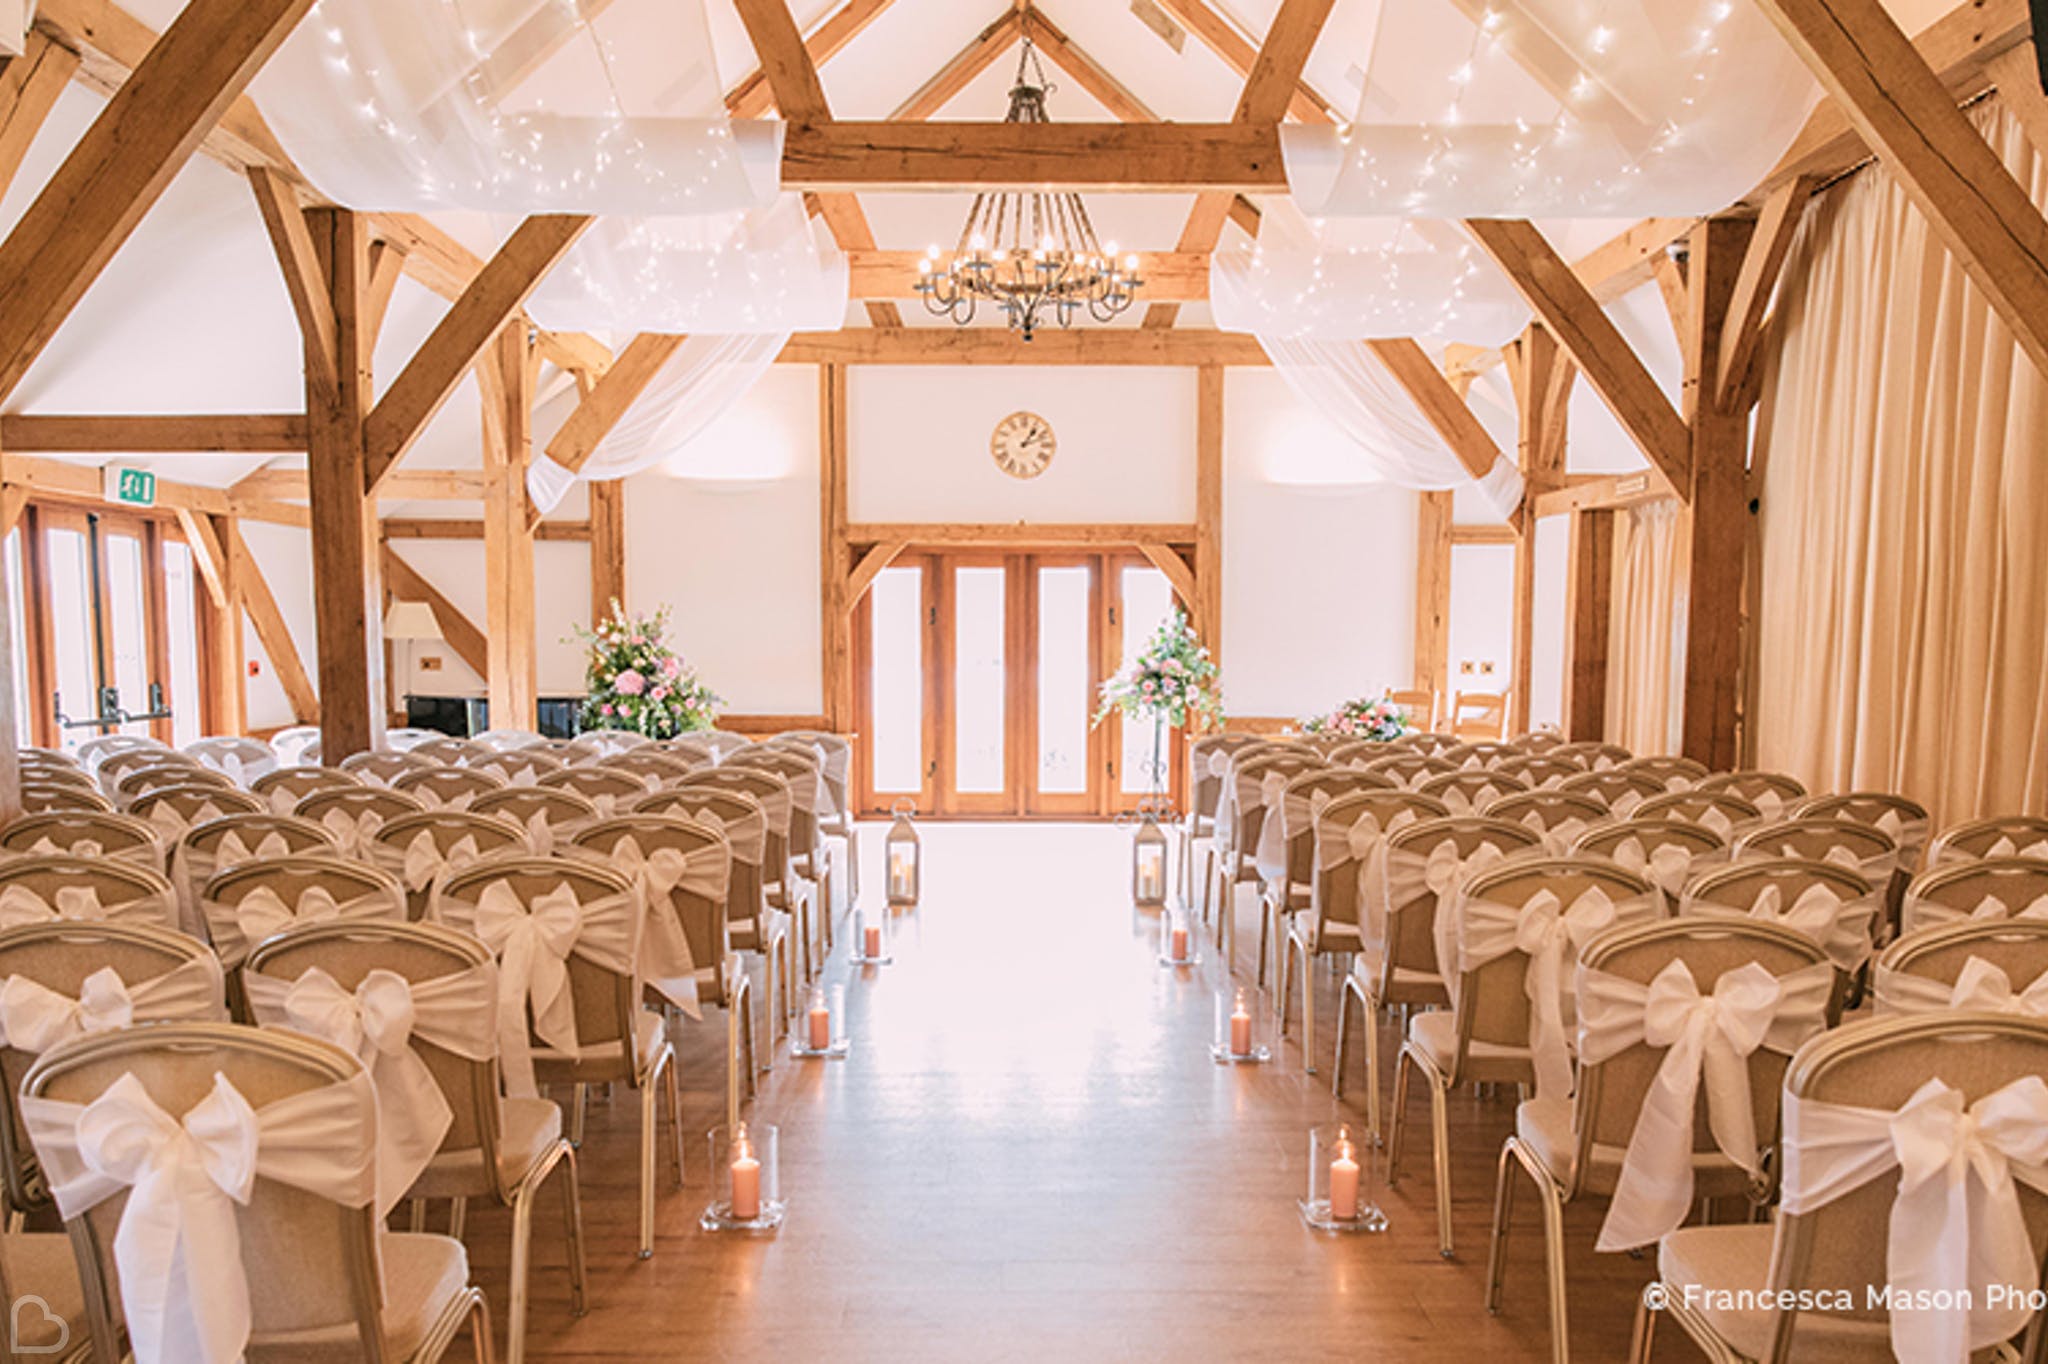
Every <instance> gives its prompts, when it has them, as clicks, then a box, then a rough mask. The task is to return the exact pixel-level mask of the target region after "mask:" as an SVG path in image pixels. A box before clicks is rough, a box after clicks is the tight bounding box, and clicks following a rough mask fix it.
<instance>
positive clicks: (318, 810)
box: [292, 785, 427, 855]
mask: <svg viewBox="0 0 2048 1364" xmlns="http://www.w3.org/2000/svg"><path fill="white" fill-rule="evenodd" d="M426 808H427V807H426V806H424V805H422V804H421V803H420V799H419V797H418V796H408V795H407V794H405V792H403V791H393V790H392V789H391V788H389V787H387V786H370V785H358V786H353V787H350V786H329V787H323V788H321V789H320V790H317V791H313V792H310V793H308V794H307V795H304V796H302V797H300V798H299V803H298V804H297V805H296V806H294V807H292V813H293V814H295V815H297V816H298V817H299V818H301V819H310V820H312V821H313V822H314V823H315V824H318V825H319V826H320V827H321V828H323V829H325V830H327V832H329V833H331V834H333V835H334V836H335V838H336V839H338V840H339V841H340V842H341V845H342V849H343V851H345V852H348V853H351V854H356V855H364V851H363V850H364V847H365V845H366V844H367V843H368V842H369V839H370V837H371V836H372V835H373V834H375V833H376V832H377V830H379V829H381V828H383V827H384V826H385V825H386V824H389V823H390V822H391V821H392V820H394V819H397V818H398V817H399V816H401V815H416V814H418V813H420V812H421V811H422V810H425V809H426Z"/></svg>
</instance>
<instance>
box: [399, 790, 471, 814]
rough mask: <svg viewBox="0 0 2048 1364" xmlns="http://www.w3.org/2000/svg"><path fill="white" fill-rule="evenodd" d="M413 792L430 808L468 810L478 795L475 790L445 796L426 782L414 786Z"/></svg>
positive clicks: (421, 802)
mask: <svg viewBox="0 0 2048 1364" xmlns="http://www.w3.org/2000/svg"><path fill="white" fill-rule="evenodd" d="M411 794H412V795H414V796H416V797H418V799H419V802H420V804H422V805H424V806H426V807H427V808H428V809H429V810H467V809H468V808H469V807H470V805H471V804H472V803H473V802H474V801H475V800H476V796H477V793H476V792H474V791H457V792H456V793H455V794H454V795H452V796H444V795H442V794H441V793H440V792H439V791H436V790H435V789H434V788H433V787H432V786H428V785H426V784H424V783H423V784H421V785H419V786H415V787H413V788H412V791H411Z"/></svg>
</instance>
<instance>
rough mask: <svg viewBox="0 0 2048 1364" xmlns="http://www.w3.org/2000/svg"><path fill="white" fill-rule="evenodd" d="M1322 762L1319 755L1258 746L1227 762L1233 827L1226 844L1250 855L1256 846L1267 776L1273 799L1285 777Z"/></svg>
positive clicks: (1263, 819) (1264, 810) (1263, 816)
mask: <svg viewBox="0 0 2048 1364" xmlns="http://www.w3.org/2000/svg"><path fill="white" fill-rule="evenodd" d="M1323 766H1324V763H1323V760H1322V758H1321V757H1320V756H1318V755H1316V754H1314V753H1310V752H1306V751H1304V750H1301V749H1291V748H1290V749H1279V748H1275V749H1260V750H1258V751H1257V752H1255V753H1253V754H1252V755H1251V756H1250V757H1243V756H1240V757H1239V758H1237V759H1236V760H1234V761H1233V762H1232V763H1231V764H1230V780H1231V784H1232V788H1233V790H1232V793H1231V798H1230V814H1231V819H1232V821H1233V823H1234V824H1235V826H1236V827H1235V828H1233V829H1231V830H1229V831H1228V834H1227V837H1226V841H1227V843H1228V844H1229V846H1230V847H1232V848H1234V849H1236V850H1237V851H1238V852H1239V853H1241V854H1243V855H1244V856H1245V857H1250V856H1251V855H1252V853H1253V852H1254V851H1256V850H1257V848H1258V846H1259V837H1260V833H1261V831H1262V830H1263V829H1264V828H1265V823H1266V815H1267V814H1268V810H1267V806H1266V792H1267V789H1268V779H1269V778H1270V779H1271V781H1272V794H1273V796H1274V798H1275V800H1276V801H1277V800H1278V797H1279V794H1280V792H1281V791H1283V790H1285V789H1286V786H1287V783H1288V782H1289V781H1292V780H1293V779H1294V778H1296V777H1298V776H1300V775H1301V774H1302V773H1304V772H1312V771H1315V770H1317V769H1319V768H1321V767H1323ZM1219 832H1222V831H1219Z"/></svg>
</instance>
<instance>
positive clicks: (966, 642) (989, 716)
mask: <svg viewBox="0 0 2048 1364" xmlns="http://www.w3.org/2000/svg"><path fill="white" fill-rule="evenodd" d="M950 586H951V594H950V595H951V598H952V603H951V609H952V618H953V634H952V644H953V667H952V672H953V687H952V694H951V696H950V698H949V700H950V701H951V705H950V707H949V709H950V710H951V712H952V736H951V737H952V756H953V762H952V781H951V783H950V785H951V794H953V795H957V796H963V797H964V796H997V797H1000V796H1002V795H1003V794H1004V793H1005V792H1007V791H1008V789H1009V780H1008V778H1009V772H1008V767H1009V764H1008V763H1007V761H1006V757H1007V750H1008V747H1009V743H1008V731H1007V729H1006V726H1005V724H1004V721H1005V719H1006V717H1007V703H1008V693H1009V686H1010V678H1009V661H1008V659H1007V657H1006V653H1007V650H1006V649H1005V648H1004V635H1005V618H1006V616H1007V612H1006V611H1005V610H1004V604H1005V601H1006V599H1007V597H1008V595H1009V572H1008V570H1007V569H1006V568H1004V566H1003V565H1001V564H994V565H987V566H982V565H976V566H971V567H956V568H955V569H954V570H953V573H952V582H951V584H950ZM984 803H985V802H973V801H970V802H961V804H962V805H966V804H984Z"/></svg>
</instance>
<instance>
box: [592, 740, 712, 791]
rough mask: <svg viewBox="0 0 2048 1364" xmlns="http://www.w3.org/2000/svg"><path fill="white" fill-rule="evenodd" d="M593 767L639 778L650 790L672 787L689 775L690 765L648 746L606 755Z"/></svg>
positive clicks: (670, 754) (672, 755)
mask: <svg viewBox="0 0 2048 1364" xmlns="http://www.w3.org/2000/svg"><path fill="white" fill-rule="evenodd" d="M594 766H596V767H598V768H600V769H603V770H605V771H609V772H624V773H626V774H627V775H629V776H634V777H638V778H640V780H641V782H642V784H644V785H646V786H648V788H649V789H651V790H659V789H660V788H662V787H664V786H673V785H675V784H676V783H677V782H678V781H681V780H682V779H683V778H684V777H687V776H688V775H690V764H689V763H687V762H685V761H683V760H682V759H681V758H678V757H676V756H675V755H674V754H672V753H665V752H663V751H661V750H660V749H658V748H656V747H654V746H653V745H649V746H648V747H646V748H635V749H629V750H627V751H626V752H624V753H607V754H606V755H605V756H604V757H602V758H599V759H598V760H597V762H596V763H595V764H594Z"/></svg>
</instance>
